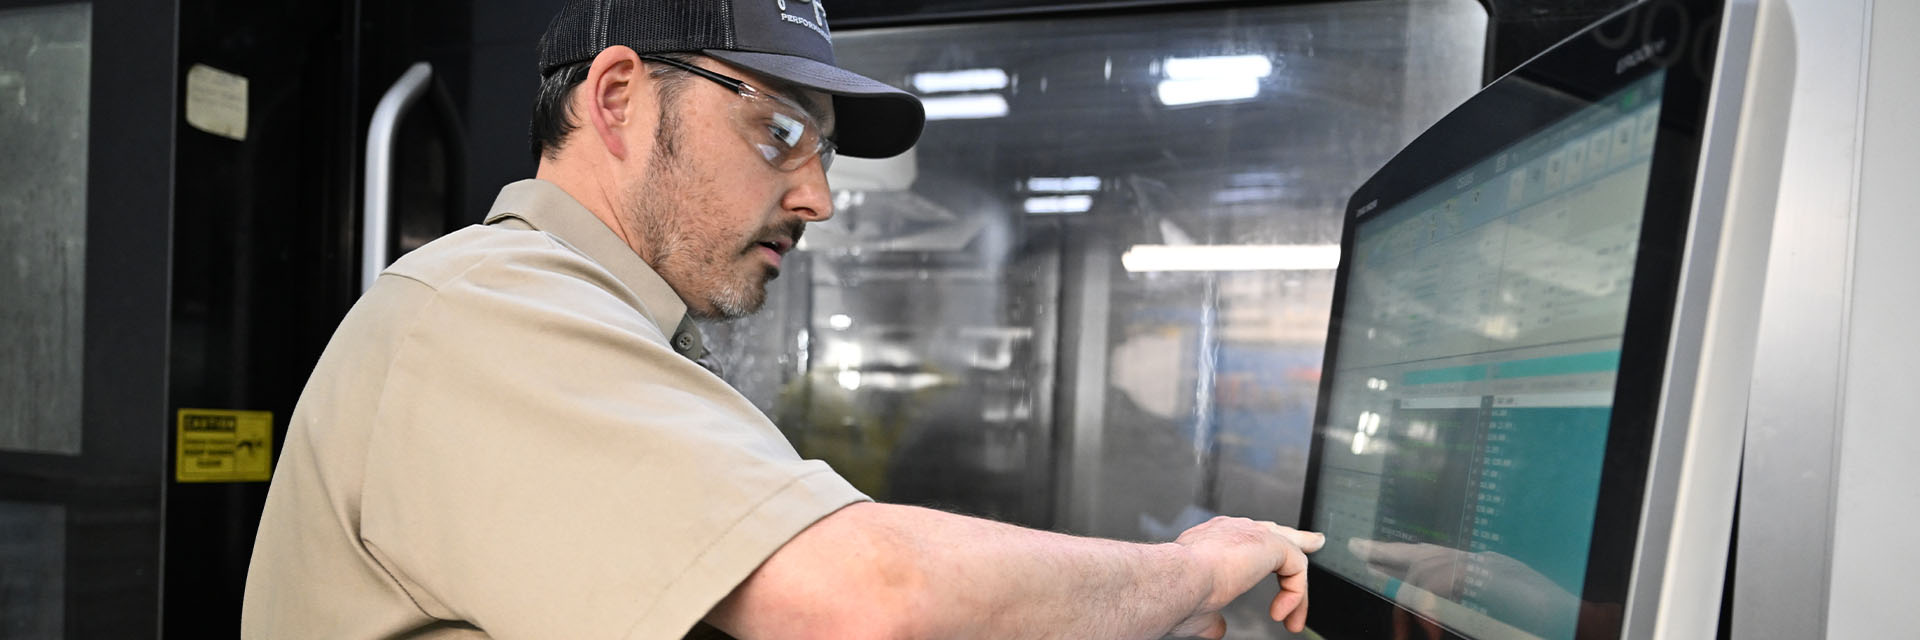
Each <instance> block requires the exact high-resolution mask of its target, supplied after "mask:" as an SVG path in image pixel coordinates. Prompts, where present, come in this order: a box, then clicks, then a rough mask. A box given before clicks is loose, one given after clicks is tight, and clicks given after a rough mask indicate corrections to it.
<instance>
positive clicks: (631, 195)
mask: <svg viewBox="0 0 1920 640" xmlns="http://www.w3.org/2000/svg"><path fill="white" fill-rule="evenodd" d="M669 107H670V105H666V104H662V105H661V109H660V129H659V132H658V133H657V134H656V135H655V137H654V145H653V154H652V157H651V158H650V159H649V162H648V163H647V175H646V179H645V180H642V181H640V182H638V183H634V184H631V185H629V186H628V189H627V190H628V193H627V202H628V206H627V212H626V214H627V218H628V219H629V220H630V221H631V222H633V223H635V225H636V226H637V227H638V228H639V230H640V236H641V238H640V242H641V243H642V244H643V245H645V246H646V247H647V249H648V251H649V253H650V254H651V258H650V262H651V265H650V266H652V267H653V270H654V272H655V273H658V274H660V278H661V279H662V280H666V281H667V284H668V285H669V286H671V287H673V289H674V292H675V293H677V294H679V295H680V297H681V299H682V300H687V301H688V302H689V304H688V305H687V313H688V315H691V316H693V317H695V318H698V319H702V320H732V319H737V318H744V317H746V316H749V315H753V314H754V312H757V311H759V310H760V307H761V306H762V305H764V304H766V301H767V280H769V279H771V278H772V274H770V273H766V272H764V271H761V272H760V273H759V274H757V275H758V277H756V276H754V275H746V276H743V275H741V274H740V273H739V272H738V261H739V259H740V258H741V256H742V255H743V253H744V252H745V251H748V250H749V248H746V247H734V246H728V244H727V242H726V240H725V239H724V238H714V237H705V238H703V237H701V235H700V234H698V233H695V232H694V231H693V230H692V229H689V228H688V227H689V225H688V224H687V221H688V220H689V218H690V217H691V216H697V215H702V214H704V213H706V212H711V211H713V210H714V209H715V207H716V205H715V204H714V203H713V202H712V201H710V200H709V199H707V198H704V197H701V196H700V195H697V194H701V193H706V191H703V190H700V189H697V188H696V187H702V186H710V185H701V184H700V183H699V181H698V179H697V178H696V177H695V176H694V175H693V172H692V171H691V168H690V167H688V166H687V164H686V161H685V158H684V157H683V156H681V155H680V153H679V151H678V148H679V143H680V140H679V136H680V133H679V132H680V122H679V117H678V116H677V114H674V113H672V109H670V108H669ZM696 302H704V303H705V304H704V305H701V304H695V303H696Z"/></svg>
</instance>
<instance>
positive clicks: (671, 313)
mask: <svg viewBox="0 0 1920 640" xmlns="http://www.w3.org/2000/svg"><path fill="white" fill-rule="evenodd" d="M507 220H519V221H521V222H523V223H525V224H526V225H527V226H528V227H531V228H533V229H534V230H537V231H542V232H545V233H547V234H550V235H552V236H554V237H556V238H559V239H560V241H561V242H564V243H566V244H568V245H570V246H572V247H573V248H575V249H577V250H579V251H580V253H582V254H584V255H586V257H587V259H589V260H592V261H594V262H595V263H598V264H599V265H600V266H601V267H604V268H606V270H607V271H610V272H612V273H613V276H614V277H615V278H618V279H619V280H620V283H621V284H624V285H626V286H627V288H628V289H632V290H633V292H634V294H635V295H636V296H638V297H639V298H640V304H641V309H640V313H641V315H644V316H646V317H647V319H648V320H650V321H652V322H653V324H654V325H655V326H658V327H660V331H661V333H668V334H670V335H671V336H672V337H671V338H670V339H668V341H667V342H668V344H669V345H670V346H672V347H673V350H674V351H675V352H678V353H679V354H680V355H682V356H685V357H686V358H688V359H690V360H693V361H695V362H701V363H705V362H706V361H707V360H708V359H709V358H708V357H707V356H708V355H709V354H708V352H707V347H706V344H705V341H704V340H703V339H702V338H701V336H700V329H699V328H698V327H696V326H694V323H693V318H692V317H691V316H688V315H687V303H686V302H685V301H682V300H681V299H680V295H679V294H677V293H674V291H673V287H671V286H668V285H667V281H666V280H663V279H661V278H660V274H659V273H656V272H654V270H653V267H651V266H649V265H648V264H647V261H645V260H641V259H640V254H637V253H634V252H633V248H632V247H629V246H627V243H626V241H624V240H621V239H620V236H618V235H615V234H614V233H613V229H610V228H608V227H607V225H606V223H605V222H601V221H600V218H599V217H597V216H594V215H593V212H592V211H588V210H587V208H586V207H585V206H583V205H581V204H580V201H578V200H575V199H574V198H573V196H572V195H569V194H568V193H567V192H566V191H565V190H563V189H561V188H560V187H559V185H555V184H553V183H551V182H547V181H545V180H521V181H519V182H515V183H513V184H509V185H507V186H505V187H503V188H501V189H500V196H499V197H498V198H495V199H494V201H493V209H492V210H491V211H488V212H487V219H486V224H489V225H491V224H498V223H501V222H504V221H507ZM667 327H673V329H672V330H671V331H669V330H668V329H667ZM703 366H704V364H703Z"/></svg>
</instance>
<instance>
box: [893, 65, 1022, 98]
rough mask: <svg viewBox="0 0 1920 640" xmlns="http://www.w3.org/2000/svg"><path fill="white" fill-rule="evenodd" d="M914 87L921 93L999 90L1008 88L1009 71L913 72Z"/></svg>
mask: <svg viewBox="0 0 1920 640" xmlns="http://www.w3.org/2000/svg"><path fill="white" fill-rule="evenodd" d="M912 82H913V88H914V89H917V90H919V91H920V92H921V93H954V92H960V91H998V90H1000V89H1005V88H1007V72H1006V71H1002V70H1000V69H961V70H959V71H928V72H926V73H916V74H913V80H912Z"/></svg>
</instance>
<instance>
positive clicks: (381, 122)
mask: <svg viewBox="0 0 1920 640" xmlns="http://www.w3.org/2000/svg"><path fill="white" fill-rule="evenodd" d="M432 79H433V65H430V64H427V63H425V62H415V63H413V66H411V67H408V68H407V72H406V73H404V74H401V75H400V79H399V80H397V81H395V82H394V83H393V87H392V88H390V89H387V93H386V95H384V96H381V97H380V104H379V106H376V107H374V109H373V119H372V120H371V121H369V122H368V123H367V175H366V201H365V206H364V207H362V210H363V216H362V218H361V229H360V290H361V291H362V292H364V291H366V290H367V289H369V288H371V287H373V279H374V278H377V277H379V276H380V271H381V270H382V269H385V268H387V244H388V242H387V237H388V234H389V232H390V231H391V230H392V228H393V139H394V136H395V135H396V134H398V133H399V131H400V118H401V117H402V116H404V115H406V113H407V109H410V108H412V107H413V103H415V102H418V101H419V100H420V96H421V94H424V93H426V91H427V85H428V83H429V82H430V81H431V80H432Z"/></svg>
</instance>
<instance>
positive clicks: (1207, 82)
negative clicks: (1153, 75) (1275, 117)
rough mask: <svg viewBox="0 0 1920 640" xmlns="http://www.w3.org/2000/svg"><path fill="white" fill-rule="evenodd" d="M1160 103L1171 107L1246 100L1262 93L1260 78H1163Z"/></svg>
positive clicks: (1159, 93) (1158, 94)
mask: <svg viewBox="0 0 1920 640" xmlns="http://www.w3.org/2000/svg"><path fill="white" fill-rule="evenodd" d="M1155 95H1156V96H1157V97H1159V98H1160V104H1164V105H1167V106H1169V107H1178V106H1181V105H1189V104H1200V103H1203V102H1227V101H1232V100H1245V99H1247V98H1252V97H1254V96H1257V95H1260V79H1259V78H1206V79H1201V80H1161V81H1160V89H1159V91H1158V92H1157V93H1156V94H1155Z"/></svg>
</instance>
